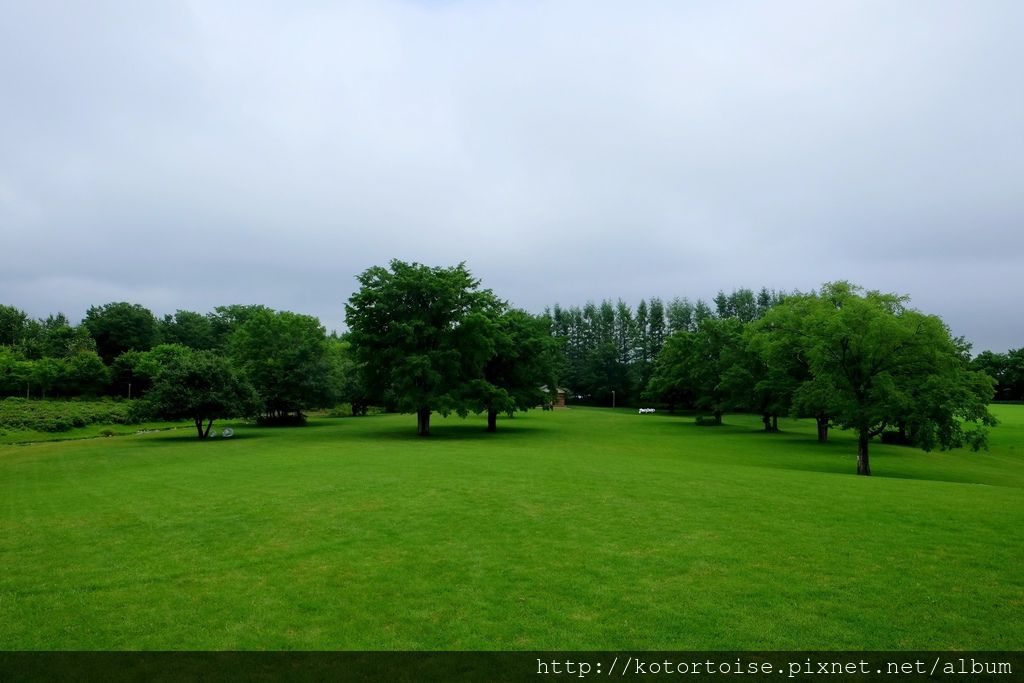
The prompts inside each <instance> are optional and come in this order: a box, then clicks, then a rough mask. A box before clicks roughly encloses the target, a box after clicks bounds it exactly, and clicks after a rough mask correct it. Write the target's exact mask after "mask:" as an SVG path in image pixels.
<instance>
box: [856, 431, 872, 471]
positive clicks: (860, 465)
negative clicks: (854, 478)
mask: <svg viewBox="0 0 1024 683" xmlns="http://www.w3.org/2000/svg"><path fill="white" fill-rule="evenodd" d="M870 440H871V436H870V435H869V434H868V430H867V429H861V430H860V434H859V435H858V437H857V474H863V475H864V476H867V477H869V476H871V465H870V464H869V463H868V442H869V441H870Z"/></svg>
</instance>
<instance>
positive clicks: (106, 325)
mask: <svg viewBox="0 0 1024 683" xmlns="http://www.w3.org/2000/svg"><path fill="white" fill-rule="evenodd" d="M82 324H83V325H84V326H85V328H86V329H87V330H88V331H89V334H90V335H92V338H93V339H95V340H96V350H97V351H98V352H99V354H100V357H102V358H103V362H104V363H108V364H109V363H110V362H111V361H113V360H114V359H115V358H117V357H118V356H119V355H121V354H122V353H124V352H125V351H148V350H149V349H151V348H153V347H154V346H156V344H157V343H158V342H159V333H158V329H157V320H156V317H154V315H153V313H152V312H151V311H150V310H149V309H148V308H145V307H143V306H140V305H139V304H130V303H126V302H123V301H121V302H117V303H110V304H106V305H104V306H92V307H91V308H89V310H88V311H87V312H86V314H85V319H84V320H83V321H82Z"/></svg>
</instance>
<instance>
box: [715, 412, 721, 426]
mask: <svg viewBox="0 0 1024 683" xmlns="http://www.w3.org/2000/svg"><path fill="white" fill-rule="evenodd" d="M715 424H716V425H720V424H722V411H721V410H716V411H715Z"/></svg>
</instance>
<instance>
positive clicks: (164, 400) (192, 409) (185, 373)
mask: <svg viewBox="0 0 1024 683" xmlns="http://www.w3.org/2000/svg"><path fill="white" fill-rule="evenodd" d="M167 358H168V360H167V363H166V365H164V366H163V367H162V368H161V370H160V373H159V375H158V376H157V378H156V381H155V383H154V384H153V387H152V389H150V390H149V392H148V393H147V394H146V398H145V399H144V400H145V405H146V409H147V412H149V413H150V414H152V415H154V416H156V417H160V418H164V419H168V420H179V419H188V420H192V422H193V424H195V427H196V432H197V434H198V436H199V438H200V439H205V438H206V437H208V436H209V435H210V428H211V427H212V426H213V422H214V420H217V419H221V418H231V417H244V416H247V415H251V414H253V413H254V412H255V409H256V407H257V405H258V399H257V396H256V394H255V392H254V390H253V388H252V386H251V385H250V384H249V383H248V382H247V381H245V379H244V378H243V377H242V376H241V375H240V374H239V373H238V372H237V371H236V370H235V369H234V368H233V367H232V366H231V363H230V362H228V360H227V359H226V358H224V357H223V356H219V355H217V354H215V353H213V352H211V351H192V350H191V349H189V350H187V351H184V352H181V353H177V354H175V355H169V356H167Z"/></svg>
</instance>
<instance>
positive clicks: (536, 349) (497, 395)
mask: <svg viewBox="0 0 1024 683" xmlns="http://www.w3.org/2000/svg"><path fill="white" fill-rule="evenodd" d="M491 334H492V337H493V345H494V347H493V348H494V350H493V353H492V355H491V357H490V358H489V359H488V360H487V362H486V363H485V365H484V368H483V375H482V377H481V378H480V379H478V380H476V381H473V382H471V383H470V384H469V385H468V386H469V387H470V391H471V393H473V394H475V397H476V399H477V400H478V401H479V404H480V405H479V407H480V409H481V410H482V411H485V412H486V413H487V431H489V432H494V431H497V423H498V414H499V413H504V414H507V415H511V414H513V413H514V412H516V411H519V410H529V409H530V408H534V407H536V406H538V405H541V404H542V403H545V402H548V401H550V400H551V397H550V395H549V394H547V393H545V387H547V388H548V390H549V391H550V389H551V388H553V387H554V386H555V352H556V342H555V340H554V339H553V338H552V336H551V332H550V321H549V320H548V319H547V318H546V317H537V316H533V315H530V314H529V313H527V312H526V311H521V310H517V309H512V310H507V311H504V312H502V313H501V314H500V315H499V316H498V317H497V319H496V320H495V321H494V325H493V327H492V329H491Z"/></svg>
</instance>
